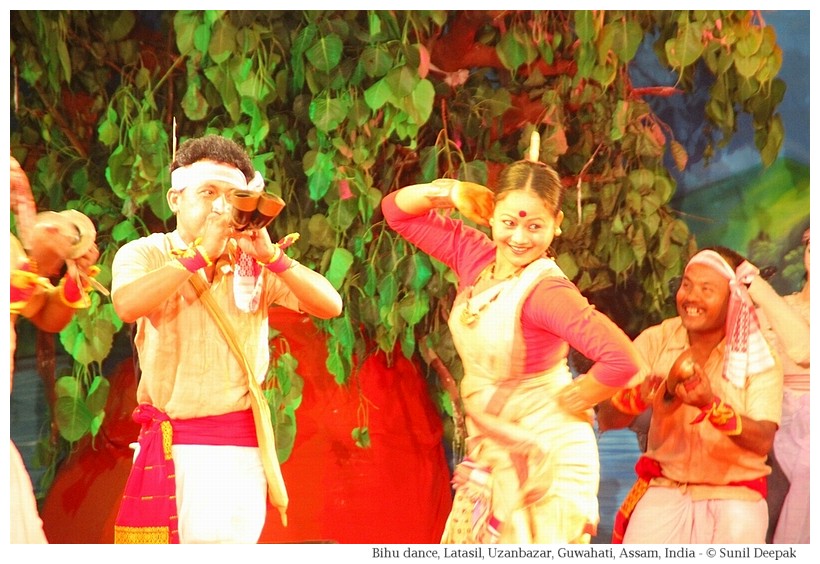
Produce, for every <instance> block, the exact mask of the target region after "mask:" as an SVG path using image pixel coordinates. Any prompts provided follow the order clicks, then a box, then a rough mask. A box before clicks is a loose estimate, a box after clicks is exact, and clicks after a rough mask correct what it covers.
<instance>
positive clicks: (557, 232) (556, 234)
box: [555, 227, 563, 237]
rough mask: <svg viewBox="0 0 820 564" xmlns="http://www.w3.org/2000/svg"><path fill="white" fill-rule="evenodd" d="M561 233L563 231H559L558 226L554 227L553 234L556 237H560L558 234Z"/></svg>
mask: <svg viewBox="0 0 820 564" xmlns="http://www.w3.org/2000/svg"><path fill="white" fill-rule="evenodd" d="M561 233H563V231H561V228H560V227H556V228H555V236H556V237H560V236H561Z"/></svg>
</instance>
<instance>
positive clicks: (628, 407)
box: [610, 386, 649, 415]
mask: <svg viewBox="0 0 820 564" xmlns="http://www.w3.org/2000/svg"><path fill="white" fill-rule="evenodd" d="M610 402H611V403H612V405H614V406H615V408H616V409H617V410H618V411H621V412H623V413H627V414H629V415H638V414H640V413H643V412H644V410H646V408H647V407H649V406H648V405H647V404H646V403H645V402H644V401H643V398H642V397H641V389H640V386H638V387H635V388H625V389H622V390H618V391H617V392H615V395H613V396H612V398H611V399H610Z"/></svg>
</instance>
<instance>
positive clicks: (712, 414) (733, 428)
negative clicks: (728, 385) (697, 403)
mask: <svg viewBox="0 0 820 564" xmlns="http://www.w3.org/2000/svg"><path fill="white" fill-rule="evenodd" d="M706 418H708V419H709V422H710V423H711V424H712V425H713V426H714V427H715V428H716V429H718V430H719V431H720V432H722V433H725V434H726V435H729V436H731V435H739V434H740V433H742V432H743V423H742V420H741V419H740V415H738V414H737V412H736V411H735V410H734V409H733V408H732V406H731V405H729V404H727V403H723V400H722V399H720V398H719V397H717V396H715V397H714V399H713V400H712V403H710V404H708V405H706V406H704V407H701V408H700V413H699V414H698V416H697V417H695V419H694V420H692V424H693V425H695V424H697V423H700V422H701V421H703V420H704V419H706Z"/></svg>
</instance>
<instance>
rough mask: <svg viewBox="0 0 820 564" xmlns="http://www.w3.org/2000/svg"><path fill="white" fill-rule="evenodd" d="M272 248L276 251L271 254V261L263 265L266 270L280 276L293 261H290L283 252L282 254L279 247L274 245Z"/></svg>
mask: <svg viewBox="0 0 820 564" xmlns="http://www.w3.org/2000/svg"><path fill="white" fill-rule="evenodd" d="M274 248H275V249H276V250H275V251H274V253H273V257H271V260H270V261H268V263H267V264H265V268H267V269H268V270H270V271H271V272H273V273H274V274H281V273H283V272H284V271H286V270H287V269H288V268H289V267H290V265H291V262H293V259H291V258H290V257H289V256H288V255H286V254H285V253H284V252H282V249H281V248H279V245H274ZM274 257H275V258H274Z"/></svg>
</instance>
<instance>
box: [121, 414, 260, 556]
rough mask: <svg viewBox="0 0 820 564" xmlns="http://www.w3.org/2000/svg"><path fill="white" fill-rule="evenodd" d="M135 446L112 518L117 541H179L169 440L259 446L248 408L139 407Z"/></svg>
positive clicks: (171, 442)
mask: <svg viewBox="0 0 820 564" xmlns="http://www.w3.org/2000/svg"><path fill="white" fill-rule="evenodd" d="M133 418H134V421H136V422H137V423H139V424H140V425H141V426H142V429H141V431H140V437H139V451H138V453H137V456H136V459H135V460H134V465H133V468H132V470H131V473H130V474H129V476H128V481H127V482H126V485H125V493H124V494H123V498H122V503H121V505H120V509H119V512H118V514H117V518H116V520H115V523H114V542H115V543H116V544H178V543H179V533H178V528H177V527H178V519H177V504H176V479H175V470H174V458H173V454H172V448H171V447H172V445H174V444H199V445H236V446H249V447H255V446H258V443H257V440H256V428H255V426H254V421H253V414H252V413H251V410H250V409H248V410H246V411H240V412H234V413H228V414H225V415H215V416H210V417H198V418H195V419H182V420H171V419H170V418H169V417H168V415H167V414H166V413H164V412H162V411H161V410H159V409H157V408H155V407H153V406H151V405H148V404H141V405H139V406H137V408H136V409H135V410H134V414H133Z"/></svg>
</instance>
